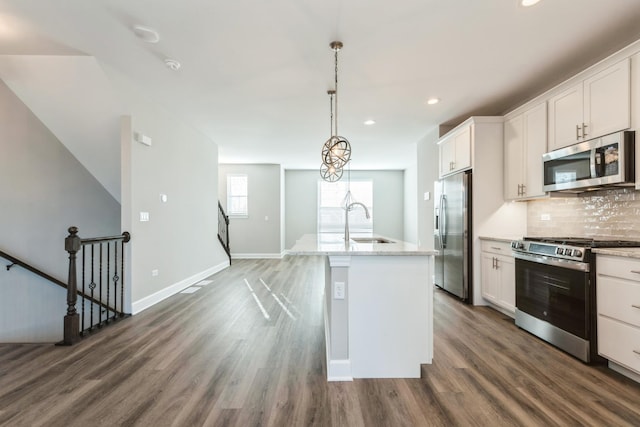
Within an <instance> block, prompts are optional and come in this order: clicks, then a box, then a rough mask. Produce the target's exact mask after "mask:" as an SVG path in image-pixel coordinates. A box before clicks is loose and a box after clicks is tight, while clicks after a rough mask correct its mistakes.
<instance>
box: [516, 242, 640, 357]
mask: <svg viewBox="0 0 640 427" xmlns="http://www.w3.org/2000/svg"><path fill="white" fill-rule="evenodd" d="M635 246H640V242H634V241H622V240H593V239H582V238H544V237H525V238H524V239H523V240H516V241H513V242H511V248H512V250H513V255H514V257H515V259H516V261H515V263H516V316H515V317H516V318H515V322H516V325H517V326H519V327H520V328H522V329H524V330H526V331H528V332H531V333H532V334H534V335H536V336H538V337H540V338H542V339H543V340H545V341H547V342H549V343H551V344H553V345H555V346H556V347H558V348H561V349H562V350H564V351H566V352H567V353H569V354H572V355H573V356H575V357H577V358H578V359H580V360H582V361H583V362H587V363H595V362H597V361H600V360H601V359H600V358H599V356H598V351H597V342H598V341H597V339H596V338H597V337H596V331H597V327H596V313H597V310H596V299H595V296H596V281H595V277H596V275H595V264H596V263H595V256H594V255H593V254H592V253H591V249H592V248H596V247H635Z"/></svg>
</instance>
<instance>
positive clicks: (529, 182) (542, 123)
mask: <svg viewBox="0 0 640 427" xmlns="http://www.w3.org/2000/svg"><path fill="white" fill-rule="evenodd" d="M523 118H524V120H523V121H524V150H525V156H524V157H525V158H524V162H523V164H524V169H525V174H526V175H525V180H524V196H525V197H527V198H530V197H540V196H544V194H545V193H544V191H543V190H542V186H543V178H542V173H543V166H542V155H543V154H544V153H546V152H547V104H546V102H543V103H542V104H540V105H538V106H537V107H534V108H532V109H530V110H528V111H526V112H525V113H524V114H523Z"/></svg>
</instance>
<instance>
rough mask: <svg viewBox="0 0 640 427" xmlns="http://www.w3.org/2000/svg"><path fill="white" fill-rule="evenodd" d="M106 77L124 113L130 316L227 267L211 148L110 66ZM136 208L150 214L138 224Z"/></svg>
mask: <svg viewBox="0 0 640 427" xmlns="http://www.w3.org/2000/svg"><path fill="white" fill-rule="evenodd" d="M109 76H110V78H111V79H112V81H113V83H114V87H115V88H116V90H117V91H118V92H119V93H120V94H123V98H124V100H125V104H126V108H127V110H128V112H129V114H128V115H126V116H124V117H123V119H122V128H121V129H122V132H121V143H122V174H123V175H122V224H123V227H125V228H127V229H128V230H130V231H131V235H132V239H131V243H130V252H129V255H130V258H131V261H130V264H129V265H130V266H131V269H130V275H131V277H130V278H129V283H131V284H132V294H131V301H130V303H131V309H132V312H133V313H134V314H135V313H137V312H139V311H141V310H143V309H145V308H147V307H149V306H151V305H153V304H155V303H157V302H159V301H160V300H162V299H164V298H166V297H168V296H171V295H172V294H174V293H176V292H178V291H180V290H182V289H183V288H185V287H187V286H190V285H191V284H193V283H195V282H197V281H199V280H201V279H203V278H204V277H207V276H209V275H211V274H213V273H215V272H217V271H219V270H221V269H223V268H225V267H226V266H228V263H229V260H228V258H227V256H226V254H225V253H224V251H223V249H222V247H221V245H220V243H219V242H218V238H217V233H218V147H217V145H216V144H215V143H214V142H213V141H211V140H209V139H208V138H207V137H205V136H204V135H203V134H201V133H199V132H198V131H196V130H194V129H193V128H191V127H190V126H188V125H186V124H184V123H183V122H181V121H180V120H178V119H176V118H175V116H174V115H172V114H171V113H170V112H167V111H165V110H162V109H161V108H159V107H158V106H156V105H155V104H153V103H152V102H151V101H150V100H148V99H146V98H145V97H144V96H143V95H141V94H139V93H138V92H137V90H136V87H135V86H134V85H132V84H130V83H129V82H128V81H127V80H125V79H123V78H122V77H121V76H120V75H118V74H117V73H115V72H113V70H111V71H110V73H109ZM125 95H126V96H125ZM134 133H141V134H144V135H146V136H148V137H150V138H151V139H152V146H146V145H143V144H141V143H138V142H135V141H134ZM160 194H166V195H167V202H166V203H163V202H162V201H161V200H160ZM140 212H148V213H149V216H150V220H149V221H148V222H141V221H140V220H139V215H140ZM153 270H158V275H157V276H153V275H152V271H153Z"/></svg>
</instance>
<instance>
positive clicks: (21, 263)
mask: <svg viewBox="0 0 640 427" xmlns="http://www.w3.org/2000/svg"><path fill="white" fill-rule="evenodd" d="M0 256H1V257H3V258H6V259H8V260H9V261H11V262H12V263H13V264H12V265H7V271H9V270H10V269H11V267H13V265H14V264H15V265H19V266H20V267H22V268H24V269H25V270H29V271H30V272H32V273H34V274H37V275H38V276H40V277H42V278H44V279H47V280H48V281H50V282H53V283H55V284H56V285H58V286H61V287H63V288H65V289H66V288H67V284H66V283H64V282H63V281H62V280H58V279H56V278H55V277H53V276H49V275H48V274H47V273H44V272H42V271H40V270H38V269H37V268H35V267H32V266H31V265H29V264H27V263H26V262H24V261H22V260H19V259H18V258H16V257H13V256H11V255H9V254H8V253H6V252H3V251H0Z"/></svg>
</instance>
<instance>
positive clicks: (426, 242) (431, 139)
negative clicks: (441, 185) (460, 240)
mask: <svg viewBox="0 0 640 427" xmlns="http://www.w3.org/2000/svg"><path fill="white" fill-rule="evenodd" d="M437 141H438V129H437V128H434V129H433V130H431V132H429V133H428V134H426V135H425V136H424V137H422V138H421V139H420V141H418V147H417V153H418V155H417V159H418V171H417V175H418V179H417V181H418V184H417V186H418V194H417V212H418V221H417V222H418V243H419V245H420V247H421V248H423V249H433V247H434V240H433V209H434V200H433V189H434V183H435V182H436V181H437V180H438V179H439V176H438V175H439V172H438V155H439V154H438V146H437V145H436V143H437ZM425 192H429V196H430V198H429V200H424V193H425Z"/></svg>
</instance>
